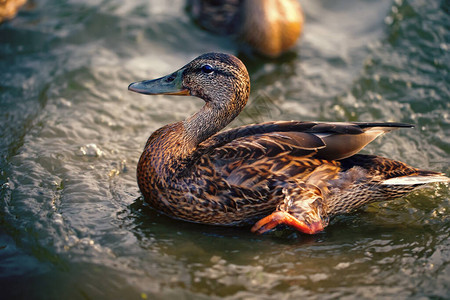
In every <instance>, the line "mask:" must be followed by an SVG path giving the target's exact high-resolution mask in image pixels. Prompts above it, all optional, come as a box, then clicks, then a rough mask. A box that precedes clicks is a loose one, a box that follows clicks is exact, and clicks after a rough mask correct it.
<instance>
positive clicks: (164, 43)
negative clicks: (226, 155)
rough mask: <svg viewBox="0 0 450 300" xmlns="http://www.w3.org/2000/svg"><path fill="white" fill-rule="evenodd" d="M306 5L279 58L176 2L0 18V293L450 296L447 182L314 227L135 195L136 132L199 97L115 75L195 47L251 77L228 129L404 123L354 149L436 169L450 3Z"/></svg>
mask: <svg viewBox="0 0 450 300" xmlns="http://www.w3.org/2000/svg"><path fill="white" fill-rule="evenodd" d="M301 3H302V5H303V8H304V11H305V15H306V26H305V32H304V34H303V36H302V38H301V40H300V42H299V43H298V44H297V46H296V47H295V48H294V49H293V51H292V52H290V53H288V54H286V55H285V56H283V57H282V58H279V59H276V60H267V59H264V58H261V57H258V56H254V55H251V54H249V53H248V52H246V51H244V50H242V49H241V50H238V49H240V48H239V45H238V44H236V43H235V42H232V41H230V40H228V39H227V38H224V37H218V36H215V35H211V34H209V33H207V32H205V31H203V30H202V29H200V28H198V27H197V26H196V25H195V24H193V23H192V21H191V20H190V18H189V16H187V15H186V14H185V10H184V5H185V3H184V1H181V0H172V1H165V0H159V1H153V0H145V1H144V0H136V1H131V0H129V1H116V0H109V1H62V2H61V1H50V0H47V1H38V0H35V1H33V2H32V3H31V5H28V7H26V8H25V9H24V10H22V12H21V13H20V14H19V15H18V17H17V18H16V19H14V20H13V21H11V22H9V23H5V24H2V25H0V74H1V75H0V134H1V140H0V168H1V173H0V184H1V193H0V194H1V196H0V201H1V202H0V207H1V211H0V290H1V292H0V293H1V294H0V295H1V297H2V298H4V299H12V298H13V297H15V298H27V299H102V298H103V299H145V298H148V299H163V298H174V297H178V298H179V299H194V298H195V299H210V298H227V299H267V298H270V299H275V298H276V299H300V297H302V298H304V297H306V298H312V299H314V298H320V299H333V298H345V299H355V298H358V299H360V298H361V297H362V298H380V297H389V298H393V297H395V298H400V299H401V298H417V299H418V298H422V297H431V298H447V297H449V295H450V265H449V262H450V240H449V227H450V217H449V208H450V205H449V198H450V197H449V190H448V187H447V186H445V185H443V184H441V185H436V186H432V187H431V188H429V189H426V190H421V191H417V192H414V193H413V194H411V195H410V196H408V197H405V198H402V199H398V200H395V201H392V202H389V203H380V204H376V205H371V206H369V207H367V208H366V209H364V210H362V211H359V212H357V213H354V214H352V215H349V216H342V217H338V218H337V219H335V220H334V221H333V222H332V223H331V225H330V226H329V227H328V228H327V229H326V231H325V232H324V233H321V234H318V235H316V236H304V235H300V234H297V233H295V232H293V231H290V230H284V231H280V232H275V233H270V234H267V235H263V236H255V235H253V234H251V233H250V232H249V230H248V228H244V229H242V228H241V229H240V228H221V227H208V226H202V225H195V224H188V223H183V222H179V221H174V220H171V219H169V218H167V217H164V216H161V215H159V214H157V213H156V212H154V211H153V210H151V209H149V208H147V207H145V206H144V205H143V204H142V199H141V197H140V193H139V190H138V187H137V184H136V178H135V171H136V164H137V160H138V158H139V155H140V152H141V150H142V148H143V146H144V144H145V142H146V140H147V138H148V136H149V135H150V133H151V132H152V131H153V130H155V129H157V128H159V127H161V126H163V125H165V124H167V123H170V122H174V121H176V120H181V119H183V118H185V117H186V116H187V115H189V114H191V113H193V112H195V111H196V110H197V109H199V108H200V107H201V105H202V101H201V100H199V99H196V98H187V97H184V98H182V97H170V96H164V97H163V96H157V97H150V96H143V95H138V94H133V93H130V92H128V91H127V86H128V84H129V83H130V82H133V81H137V80H143V79H150V78H154V77H157V76H161V75H165V74H167V73H169V72H171V71H174V70H176V69H178V68H179V67H180V66H182V65H184V64H185V63H186V62H188V61H189V60H190V59H192V58H194V57H196V56H198V55H200V54H202V53H204V52H208V51H222V52H229V53H234V54H237V55H239V56H240V58H241V59H243V60H244V62H245V63H246V64H247V66H248V69H249V71H250V75H251V77H252V97H251V100H250V103H249V105H248V107H247V108H246V110H245V111H244V112H243V113H242V114H241V116H240V117H239V119H238V120H236V121H235V122H234V123H233V124H232V125H231V126H236V125H240V124H246V123H253V122H260V121H268V120H274V119H280V120H281V119H284V120H290V119H297V120H322V121H336V120H337V121H347V120H350V121H399V122H409V123H412V124H415V125H416V127H415V128H414V129H402V130H399V131H397V132H394V133H390V134H389V135H386V136H384V137H383V138H381V139H379V140H377V141H376V142H374V143H372V144H371V145H370V146H369V147H368V148H367V149H366V150H365V151H366V152H368V153H377V154H380V155H384V156H388V157H391V158H394V159H399V160H402V161H405V162H407V163H409V164H411V165H413V166H416V167H420V168H424V169H431V170H436V171H441V172H445V173H447V175H449V173H450V169H449V153H450V116H449V113H450V111H449V103H450V101H449V99H450V90H449V89H450V86H449V76H450V75H449V69H450V63H449V62H450V58H449V49H450V44H449V39H448V37H449V35H450V28H449V26H450V21H449V20H450V18H449V11H450V7H449V4H448V3H449V2H448V1H445V0H442V1H437V0H434V1H423V0H422V1H420V0H415V1H402V0H396V1H387V0H385V1H377V0H373V1H369V0H366V1H359V0H352V1H344V0H342V1H332V0H322V1H317V0H309V1H306V0H302V1H301Z"/></svg>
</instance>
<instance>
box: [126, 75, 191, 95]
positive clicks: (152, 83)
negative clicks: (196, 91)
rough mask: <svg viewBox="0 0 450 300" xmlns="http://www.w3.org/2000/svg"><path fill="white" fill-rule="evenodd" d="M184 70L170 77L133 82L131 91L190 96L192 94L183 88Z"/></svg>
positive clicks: (130, 87)
mask: <svg viewBox="0 0 450 300" xmlns="http://www.w3.org/2000/svg"><path fill="white" fill-rule="evenodd" d="M182 74H183V69H180V70H178V71H176V72H175V73H172V74H170V75H167V76H164V77H161V78H158V79H153V80H144V81H139V82H133V83H132V84H130V85H129V86H128V89H129V90H130V91H133V92H136V93H140V94H146V95H183V96H188V95H190V94H191V92H190V91H189V90H188V89H187V88H184V87H183V79H182Z"/></svg>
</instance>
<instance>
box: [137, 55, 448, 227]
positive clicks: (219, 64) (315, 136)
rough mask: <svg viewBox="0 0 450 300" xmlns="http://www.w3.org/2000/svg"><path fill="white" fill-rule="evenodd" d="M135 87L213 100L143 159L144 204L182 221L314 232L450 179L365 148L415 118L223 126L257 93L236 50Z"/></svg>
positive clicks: (150, 145) (164, 133)
mask: <svg viewBox="0 0 450 300" xmlns="http://www.w3.org/2000/svg"><path fill="white" fill-rule="evenodd" d="M128 89H129V90H131V91H134V92H138V93H142V94H149V95H156V94H166V95H191V96H196V97H199V98H201V99H203V100H204V101H205V105H204V106H203V108H202V109H201V110H200V111H198V112H197V113H195V114H194V115H192V116H190V117H188V118H187V119H186V120H184V121H180V122H176V123H173V124H170V125H166V126H164V127H162V128H160V129H158V130H156V131H155V132H154V133H153V134H152V135H151V136H150V138H149V139H148V141H147V144H146V145H145V149H144V152H143V153H142V156H141V158H140V160H139V163H138V168H137V177H138V184H139V188H140V190H141V191H142V194H143V195H144V198H145V201H146V202H147V203H148V204H149V205H150V206H152V207H153V208H155V209H156V210H158V211H160V212H162V213H164V214H166V215H168V216H171V217H173V218H177V219H181V220H186V221H191V222H197V223H204V224H214V225H229V226H231V225H233V226H234V225H245V224H252V225H253V227H252V231H254V232H257V233H263V232H266V231H268V230H270V229H272V228H274V227H276V226H277V225H278V224H286V225H288V226H291V227H293V228H296V229H297V230H299V231H301V232H304V233H308V234H314V233H317V232H320V231H322V230H323V229H324V228H325V227H326V226H327V225H328V222H329V220H330V218H332V217H333V216H336V215H338V214H343V213H348V212H350V211H353V210H355V209H357V208H359V207H361V206H363V205H365V204H368V203H371V202H374V201H384V200H389V199H393V198H397V197H400V196H403V195H405V194H406V193H408V192H410V191H412V190H413V189H415V188H417V187H420V186H423V185H424V184H427V183H432V182H448V181H449V178H447V177H445V176H444V175H443V174H441V173H436V172H432V171H424V170H419V169H416V168H413V167H410V166H408V165H406V164H404V163H402V162H399V161H394V160H391V159H388V158H384V157H380V156H374V155H362V154H357V153H358V152H359V151H360V150H361V149H362V148H363V147H364V146H366V145H367V144H368V143H370V142H371V141H372V140H374V139H375V138H376V137H378V136H380V135H382V134H384V133H386V132H389V131H391V130H394V129H397V128H403V127H412V126H410V125H408V124H401V123H322V122H300V121H279V122H268V123H262V124H254V125H247V126H242V127H237V128H233V129H230V130H227V131H223V132H219V131H220V130H221V129H223V128H224V127H225V126H226V125H227V124H229V123H230V122H231V121H232V120H233V119H234V118H235V117H236V116H237V115H238V114H239V113H240V112H241V111H242V109H243V108H244V106H245V104H246V102H247V99H248V97H249V93H250V79H249V76H248V73H247V70H246V68H245V66H244V64H243V63H242V62H241V61H240V60H239V59H237V58H236V57H234V56H232V55H227V54H219V53H208V54H204V55H201V56H199V57H198V58H196V59H194V60H193V61H192V62H190V63H188V64H187V65H185V66H184V67H182V68H181V69H179V70H178V71H176V72H174V73H172V74H170V75H167V76H165V77H162V78H159V79H155V80H148V81H141V82H135V83H132V84H130V86H129V87H128ZM258 220H259V221H258ZM255 222H256V223H255Z"/></svg>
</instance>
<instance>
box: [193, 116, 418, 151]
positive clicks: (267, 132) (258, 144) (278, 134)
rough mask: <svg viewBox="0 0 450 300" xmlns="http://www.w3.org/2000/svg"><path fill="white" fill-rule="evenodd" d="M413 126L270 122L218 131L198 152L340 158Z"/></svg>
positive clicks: (402, 124) (398, 124) (396, 124)
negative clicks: (385, 134) (380, 138)
mask: <svg viewBox="0 0 450 300" xmlns="http://www.w3.org/2000/svg"><path fill="white" fill-rule="evenodd" d="M410 127H413V126H412V125H409V124H404V123H357V122H355V123H325V122H299V121H281V122H268V123H261V124H255V125H247V126H242V127H238V128H234V129H230V130H227V131H224V132H221V133H218V134H216V135H214V136H212V137H211V138H209V139H208V140H206V141H205V142H203V143H202V144H200V145H199V148H198V151H197V152H196V155H198V156H202V155H205V154H208V155H210V156H213V157H215V158H216V159H222V160H235V159H242V160H247V159H253V160H256V159H258V158H262V157H273V156H277V155H279V154H280V153H286V154H287V153H289V154H291V155H295V156H309V155H313V156H314V157H315V158H318V159H325V160H340V159H344V158H347V157H350V156H352V155H353V154H356V153H358V152H359V151H360V150H361V149H362V148H364V147H365V146H366V145H367V144H369V143H370V142H371V141H373V140H374V139H375V138H377V137H378V136H380V135H382V134H384V133H386V132H389V131H392V130H395V129H398V128H410Z"/></svg>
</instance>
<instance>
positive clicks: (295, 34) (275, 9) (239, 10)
mask: <svg viewBox="0 0 450 300" xmlns="http://www.w3.org/2000/svg"><path fill="white" fill-rule="evenodd" d="M189 3H190V4H189V9H190V12H191V15H192V17H193V18H194V20H196V22H198V23H199V24H200V25H201V26H202V27H203V28H206V29H207V30H209V31H211V32H214V33H218V34H223V35H234V36H236V37H237V38H238V39H239V40H241V41H243V42H244V43H245V44H247V45H249V46H250V47H252V48H253V49H254V50H256V51H257V52H259V53H261V54H263V55H266V56H270V57H276V56H279V55H280V54H282V53H283V52H285V51H286V50H288V49H290V48H292V47H293V46H294V45H295V43H296V42H297V40H298V38H299V36H300V34H301V32H302V30H303V21H304V18H303V12H302V9H301V6H300V3H299V2H298V0H190V1H189Z"/></svg>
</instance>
